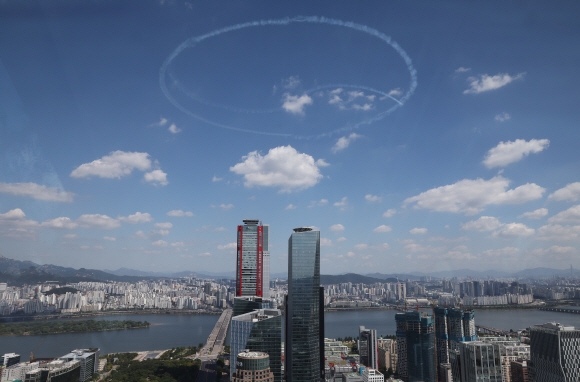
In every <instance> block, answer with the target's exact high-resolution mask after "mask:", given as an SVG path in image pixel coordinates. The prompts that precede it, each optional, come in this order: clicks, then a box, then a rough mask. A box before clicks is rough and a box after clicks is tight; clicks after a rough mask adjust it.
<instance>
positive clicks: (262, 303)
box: [232, 296, 275, 317]
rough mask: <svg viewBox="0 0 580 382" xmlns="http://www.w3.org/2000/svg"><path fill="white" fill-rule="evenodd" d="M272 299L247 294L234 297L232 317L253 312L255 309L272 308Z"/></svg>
mask: <svg viewBox="0 0 580 382" xmlns="http://www.w3.org/2000/svg"><path fill="white" fill-rule="evenodd" d="M273 308H275V307H274V306H272V301H270V300H266V299H263V298H260V297H255V296H247V297H236V298H234V310H233V314H232V317H235V316H239V315H240V314H246V313H250V312H253V311H254V310H256V309H273Z"/></svg>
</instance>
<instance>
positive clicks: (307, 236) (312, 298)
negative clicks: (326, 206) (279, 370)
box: [285, 228, 321, 382]
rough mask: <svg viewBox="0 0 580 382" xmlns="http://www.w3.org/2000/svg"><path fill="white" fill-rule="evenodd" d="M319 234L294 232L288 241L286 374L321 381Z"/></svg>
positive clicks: (310, 381) (304, 230) (298, 380)
mask: <svg viewBox="0 0 580 382" xmlns="http://www.w3.org/2000/svg"><path fill="white" fill-rule="evenodd" d="M319 303H320V231H313V230H312V229H310V228H296V229H295V230H294V233H293V234H292V235H291V236H290V239H289V240H288V296H287V302H286V314H287V316H286V320H287V321H286V344H285V345H286V350H285V360H286V363H285V365H286V367H285V374H286V380H287V381H295V382H314V381H320V375H321V374H320V350H321V349H320V337H321V333H320V330H321V328H320V320H319V319H320V314H321V312H320V304H319Z"/></svg>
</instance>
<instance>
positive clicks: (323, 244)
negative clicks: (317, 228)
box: [320, 237, 332, 247]
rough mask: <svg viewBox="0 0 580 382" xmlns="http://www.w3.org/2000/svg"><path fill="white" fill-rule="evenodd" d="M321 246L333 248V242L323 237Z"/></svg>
mask: <svg viewBox="0 0 580 382" xmlns="http://www.w3.org/2000/svg"><path fill="white" fill-rule="evenodd" d="M320 246H321V247H331V246H332V240H330V239H328V238H326V237H321V238H320Z"/></svg>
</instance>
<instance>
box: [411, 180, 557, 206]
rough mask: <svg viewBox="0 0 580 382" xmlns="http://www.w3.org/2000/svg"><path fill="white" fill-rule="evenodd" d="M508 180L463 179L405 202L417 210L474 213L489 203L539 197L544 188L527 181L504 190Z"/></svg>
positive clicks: (527, 200)
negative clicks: (413, 204)
mask: <svg viewBox="0 0 580 382" xmlns="http://www.w3.org/2000/svg"><path fill="white" fill-rule="evenodd" d="M509 183H510V181H509V179H506V178H503V177H502V176H496V177H493V178H491V179H490V180H483V179H481V178H478V179H475V180H471V179H463V180H460V181H459V182H457V183H454V184H450V185H446V186H441V187H437V188H433V189H431V190H428V191H425V192H422V193H421V194H419V195H416V196H413V197H411V198H407V199H405V201H404V204H405V205H407V204H410V203H416V204H415V208H416V209H421V208H423V209H428V210H432V211H439V212H454V213H465V214H466V215H475V214H477V213H479V212H481V211H482V210H483V208H484V207H485V206H487V205H490V204H521V203H525V202H529V201H531V200H535V199H539V198H541V197H542V194H543V193H544V191H546V190H545V189H544V188H542V187H540V186H538V185H537V184H535V183H527V184H524V185H522V186H519V187H516V188H514V189H512V190H507V188H508V186H509Z"/></svg>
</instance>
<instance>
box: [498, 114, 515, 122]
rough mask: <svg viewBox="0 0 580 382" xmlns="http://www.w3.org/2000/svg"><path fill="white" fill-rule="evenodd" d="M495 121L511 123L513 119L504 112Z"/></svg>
mask: <svg viewBox="0 0 580 382" xmlns="http://www.w3.org/2000/svg"><path fill="white" fill-rule="evenodd" d="M494 119H495V120H496V121H498V122H505V121H509V120H510V119H512V116H511V115H509V113H506V112H503V113H500V114H497V115H496V116H495V118H494Z"/></svg>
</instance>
